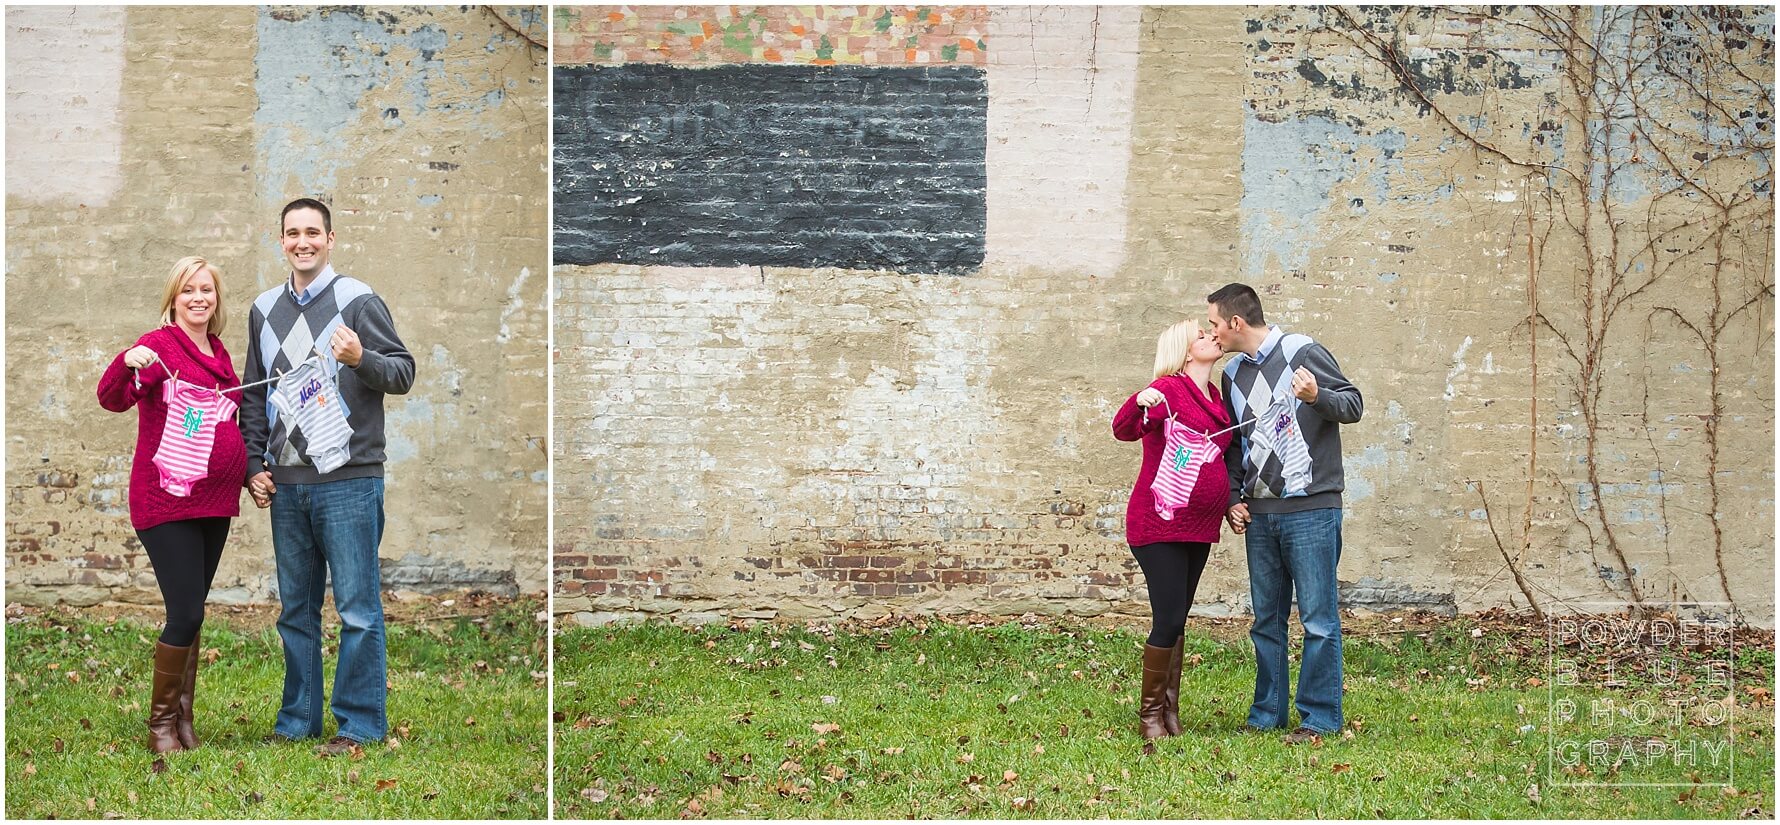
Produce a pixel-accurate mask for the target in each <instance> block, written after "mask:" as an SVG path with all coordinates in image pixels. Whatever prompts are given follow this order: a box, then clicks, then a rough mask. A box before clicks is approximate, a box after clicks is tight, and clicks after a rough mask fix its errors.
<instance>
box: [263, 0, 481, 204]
mask: <svg viewBox="0 0 1780 825" xmlns="http://www.w3.org/2000/svg"><path fill="white" fill-rule="evenodd" d="M298 14H301V16H300V17H298V18H297V19H295V20H289V19H282V18H284V17H289V16H290V15H291V12H289V11H278V12H276V13H275V12H273V11H271V10H268V9H261V10H260V13H259V19H258V21H257V23H256V25H255V30H256V34H257V36H258V44H259V49H258V51H257V52H255V54H254V70H255V71H254V92H255V93H256V94H257V95H258V97H259V108H258V109H257V110H256V111H255V112H254V126H255V132H256V143H257V146H256V149H257V151H258V158H259V164H260V167H261V168H262V169H264V170H266V174H264V175H262V176H261V181H262V184H261V192H260V194H261V197H262V199H264V200H266V201H268V202H279V201H282V200H284V199H285V198H287V197H289V196H291V195H293V194H296V193H311V194H312V193H318V192H327V191H330V190H332V189H333V188H334V187H335V186H337V185H338V183H339V181H338V174H339V171H340V169H341V168H342V167H344V166H346V165H347V164H349V163H350V162H351V161H352V160H353V159H354V158H356V157H357V155H356V153H354V152H351V151H349V150H348V147H347V146H346V145H345V138H344V134H343V133H344V131H345V130H346V129H347V128H348V127H349V126H351V125H353V124H354V123H357V122H359V121H360V120H361V119H362V118H367V117H375V118H379V119H380V120H381V121H382V124H383V126H384V127H385V128H398V127H400V126H401V125H402V120H401V113H402V110H404V109H407V110H411V111H415V112H420V111H425V110H426V106H427V99H428V96H429V95H428V92H427V83H428V81H429V80H431V79H433V78H435V77H439V76H442V75H443V73H444V62H443V60H441V59H440V58H439V57H438V52H439V51H440V50H441V49H443V48H444V46H445V43H446V37H445V33H444V32H442V31H440V30H438V29H437V28H436V27H433V26H430V25H428V26H422V27H420V28H418V29H415V30H413V31H408V32H394V31H391V30H390V29H389V28H388V27H387V26H385V25H384V24H383V23H381V22H378V21H377V20H374V19H368V18H367V17H365V16H364V15H363V14H361V13H357V12H353V11H349V10H334V9H330V10H325V11H319V10H318V11H308V12H298ZM397 46H408V47H412V48H414V49H415V50H417V51H418V52H419V53H420V57H419V59H418V60H413V61H408V62H406V63H404V64H402V65H401V66H400V67H399V69H400V71H401V72H402V73H403V74H404V75H405V76H406V79H405V80H404V81H403V82H402V85H401V88H402V89H403V91H404V92H405V95H404V98H405V100H403V101H402V102H401V104H400V105H398V106H396V107H389V108H384V109H381V110H377V111H367V107H365V106H363V105H361V104H362V102H363V100H364V97H365V95H366V94H367V93H369V92H371V91H373V90H380V89H383V88H385V87H387V86H389V84H390V83H391V82H393V81H395V80H396V79H397V74H396V72H397V67H393V66H392V65H391V63H390V59H389V55H390V52H391V50H392V49H393V48H395V47H397Z"/></svg>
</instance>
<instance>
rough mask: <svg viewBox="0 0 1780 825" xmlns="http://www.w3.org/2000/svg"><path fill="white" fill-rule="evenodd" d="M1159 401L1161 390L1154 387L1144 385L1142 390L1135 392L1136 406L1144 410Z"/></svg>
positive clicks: (1160, 399) (1160, 400) (1160, 401)
mask: <svg viewBox="0 0 1780 825" xmlns="http://www.w3.org/2000/svg"><path fill="white" fill-rule="evenodd" d="M1160 403H1162V391H1161V390H1158V389H1156V388H1155V387H1144V388H1143V392H1140V393H1138V394H1137V406H1139V407H1143V408H1144V409H1146V410H1147V409H1149V408H1150V407H1154V406H1156V405H1157V404H1160Z"/></svg>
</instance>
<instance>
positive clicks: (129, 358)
mask: <svg viewBox="0 0 1780 825" xmlns="http://www.w3.org/2000/svg"><path fill="white" fill-rule="evenodd" d="M159 360H161V357H160V356H159V355H156V354H155V351H154V350H152V349H149V348H148V347H145V346H142V345H141V344H137V345H136V346H133V347H131V348H129V349H127V350H124V366H126V367H129V368H130V369H133V370H139V369H142V368H143V367H146V366H148V365H149V364H153V363H154V362H156V361H159Z"/></svg>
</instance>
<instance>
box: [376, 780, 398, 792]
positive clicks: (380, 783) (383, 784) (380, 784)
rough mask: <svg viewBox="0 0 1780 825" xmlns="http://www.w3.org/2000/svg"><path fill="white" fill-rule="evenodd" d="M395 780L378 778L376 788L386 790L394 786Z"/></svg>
mask: <svg viewBox="0 0 1780 825" xmlns="http://www.w3.org/2000/svg"><path fill="white" fill-rule="evenodd" d="M396 782H397V780H394V779H379V780H377V790H379V791H387V790H389V789H391V788H394V787H395V786H396Z"/></svg>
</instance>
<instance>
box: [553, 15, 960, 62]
mask: <svg viewBox="0 0 1780 825" xmlns="http://www.w3.org/2000/svg"><path fill="white" fill-rule="evenodd" d="M555 14H556V27H555V51H554V54H555V60H556V63H557V64H558V65H587V64H594V65H603V66H616V65H621V64H625V63H670V64H675V65H682V66H703V65H720V64H731V63H768V64H782V65H796V66H976V67H986V66H987V65H988V58H987V56H986V55H985V52H986V51H987V49H988V48H989V43H988V29H989V10H988V7H986V6H700V7H683V6H682V7H676V6H580V7H571V6H558V7H556V10H555Z"/></svg>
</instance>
